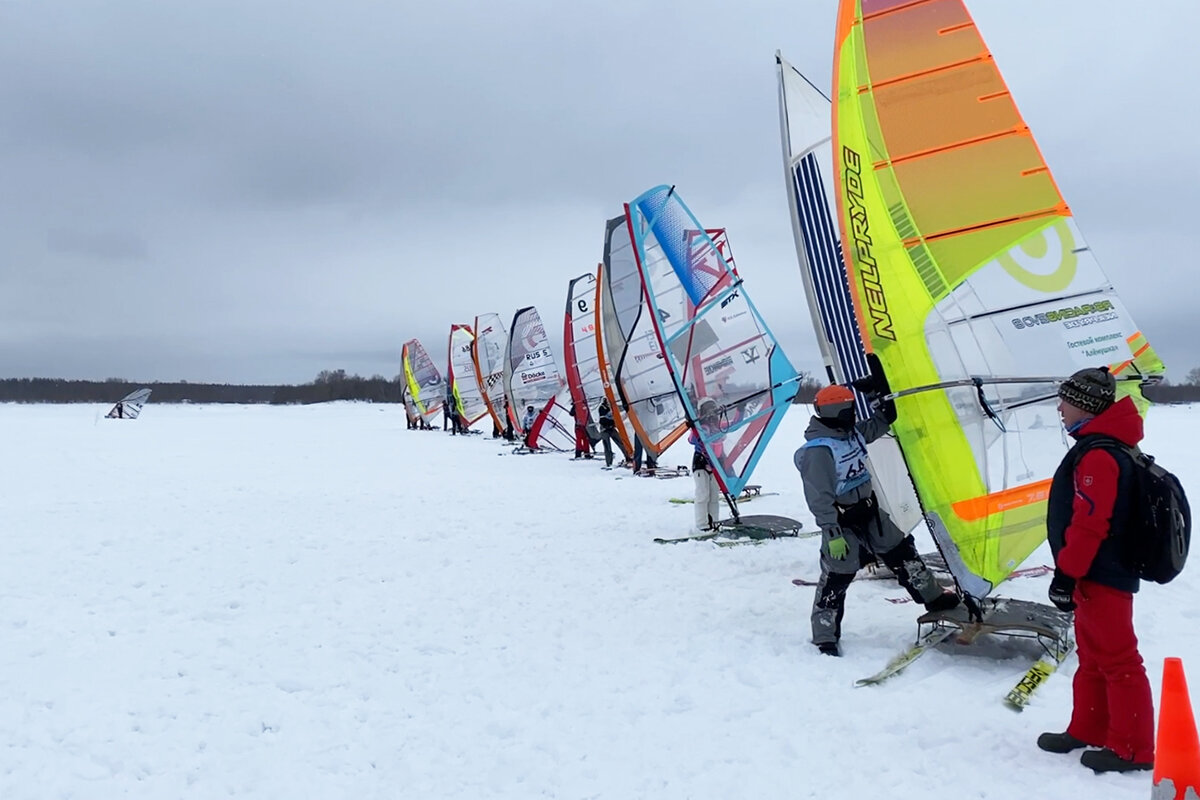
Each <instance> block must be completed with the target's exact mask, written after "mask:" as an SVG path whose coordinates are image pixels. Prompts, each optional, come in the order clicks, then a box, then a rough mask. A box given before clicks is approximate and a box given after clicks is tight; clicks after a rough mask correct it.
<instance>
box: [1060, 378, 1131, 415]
mask: <svg viewBox="0 0 1200 800" xmlns="http://www.w3.org/2000/svg"><path fill="white" fill-rule="evenodd" d="M1058 396H1059V397H1061V398H1062V399H1063V400H1066V401H1067V402H1068V403H1070V404H1071V405H1073V406H1075V407H1076V408H1078V409H1082V410H1083V411H1088V412H1091V413H1092V414H1099V413H1101V412H1103V411H1105V410H1107V409H1108V407H1109V406H1111V405H1112V404H1113V403H1115V402H1116V401H1117V380H1116V378H1114V377H1113V376H1112V375H1111V374H1109V371H1108V367H1100V368H1099V369H1096V368H1095V367H1089V368H1087V369H1081V370H1079V371H1078V372H1076V373H1075V374H1074V375H1072V376H1071V377H1069V378H1067V379H1066V380H1065V381H1063V382H1062V385H1061V386H1059V387H1058Z"/></svg>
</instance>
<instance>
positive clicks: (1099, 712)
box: [1067, 580, 1154, 763]
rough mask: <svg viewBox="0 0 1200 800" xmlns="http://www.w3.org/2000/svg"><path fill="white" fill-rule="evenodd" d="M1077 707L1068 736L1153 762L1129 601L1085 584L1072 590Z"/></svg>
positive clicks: (1149, 702) (1150, 705)
mask: <svg viewBox="0 0 1200 800" xmlns="http://www.w3.org/2000/svg"><path fill="white" fill-rule="evenodd" d="M1075 603H1076V605H1077V608H1076V609H1075V643H1076V646H1077V647H1078V649H1079V669H1078V670H1076V672H1075V683H1074V695H1075V707H1074V709H1073V711H1072V713H1071V724H1070V725H1069V726H1068V727H1067V733H1069V734H1071V735H1072V736H1074V737H1075V738H1076V739H1080V740H1082V741H1084V742H1087V743H1088V744H1090V745H1094V746H1096V747H1107V748H1108V749H1109V750H1112V751H1113V752H1114V753H1116V754H1117V755H1118V756H1120V757H1121V758H1127V759H1132V760H1133V761H1136V762H1139V763H1151V762H1153V761H1154V701H1153V699H1152V698H1151V695H1150V681H1149V680H1147V678H1146V668H1145V667H1144V666H1142V656H1141V654H1140V653H1138V646H1137V645H1138V643H1137V636H1136V635H1134V632H1133V595H1132V594H1131V593H1130V592H1122V591H1120V590H1119V589H1113V588H1110V587H1108V586H1104V585H1102V584H1099V583H1093V582H1092V581H1089V580H1081V581H1079V584H1078V585H1077V586H1076V588H1075Z"/></svg>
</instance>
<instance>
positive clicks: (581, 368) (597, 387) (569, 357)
mask: <svg viewBox="0 0 1200 800" xmlns="http://www.w3.org/2000/svg"><path fill="white" fill-rule="evenodd" d="M599 288H600V284H599V283H598V282H597V281H596V276H595V275H593V274H592V273H590V272H585V273H584V274H583V275H580V276H579V277H578V278H575V279H574V280H572V281H571V282H570V284H568V285H567V312H566V317H565V319H564V321H563V362H564V365H563V366H564V371H565V372H566V378H567V388H568V389H570V392H571V402H572V403H573V404H574V407H575V422H576V424H577V425H587V424H588V423H589V422H590V423H594V422H595V420H596V415H595V414H594V413H592V412H593V410H594V409H595V408H596V407H597V406H599V405H600V401H601V400H602V399H604V378H603V375H602V374H601V370H602V369H603V366H604V365H603V364H602V363H601V362H600V358H599V356H598V355H597V353H598V351H597V348H596V339H597V338H598V337H599V329H598V328H597V327H596V305H597V303H598V302H599ZM610 405H611V403H610ZM614 419H615V417H614Z"/></svg>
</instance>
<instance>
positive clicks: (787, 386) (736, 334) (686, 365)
mask: <svg viewBox="0 0 1200 800" xmlns="http://www.w3.org/2000/svg"><path fill="white" fill-rule="evenodd" d="M626 216H627V217H628V220H629V226H630V230H631V232H632V234H633V243H634V253H635V257H636V260H637V265H638V270H639V272H640V273H641V276H642V280H643V283H644V285H645V287H646V297H647V302H648V305H649V307H650V311H651V314H650V318H651V319H652V320H653V321H654V329H655V333H656V335H657V338H658V340H659V344H660V346H661V351H662V353H663V355H664V356H665V361H666V363H667V365H668V371H669V373H670V376H671V378H672V380H673V381H674V382H675V385H676V387H677V389H678V397H679V398H680V400H681V402H682V403H683V405H684V407H685V409H686V413H687V417H688V418H689V419H691V420H693V421H694V422H695V430H696V433H697V434H698V435H699V437H700V440H701V442H702V443H703V446H704V448H705V450H706V452H707V455H708V458H709V462H710V463H711V464H712V465H713V467H714V475H715V477H716V478H717V481H718V483H719V484H720V486H721V489H722V491H724V492H725V494H726V499H727V500H728V501H729V504H730V507H731V508H732V509H733V511H734V513H735V515H736V513H737V507H736V503H735V502H734V500H733V497H735V496H736V495H739V494H741V492H742V490H743V489H744V488H745V486H746V484H747V483H748V482H749V479H750V476H751V473H752V472H753V470H754V467H755V465H756V464H757V463H758V460H759V458H760V457H761V456H762V453H763V450H764V449H765V448H766V445H767V442H768V441H769V440H770V438H771V435H772V434H773V433H774V432H775V429H776V428H777V427H778V426H779V422H780V420H782V418H783V415H784V413H786V412H787V410H788V408H789V407H790V406H791V401H792V398H793V397H794V396H795V395H796V392H797V390H798V389H799V374H798V373H797V372H796V370H795V369H794V368H793V367H792V365H791V363H790V362H789V361H788V359H787V356H786V355H784V352H783V350H782V349H781V348H780V347H779V345H778V343H777V342H776V341H775V338H774V336H773V335H772V334H771V332H770V330H769V329H768V328H767V325H766V322H765V321H764V320H763V319H762V317H761V316H760V315H759V313H758V310H757V309H756V308H755V307H754V304H753V303H752V302H751V300H750V297H749V295H748V294H747V292H746V287H745V285H744V283H743V281H742V278H741V277H740V276H739V275H738V273H737V272H735V271H734V269H733V268H732V267H731V266H730V263H729V260H728V259H727V258H726V256H725V254H723V253H722V251H721V248H719V247H718V246H717V244H716V243H715V242H714V240H713V238H712V237H711V236H710V235H709V233H708V231H706V230H705V228H704V226H702V225H701V224H700V223H699V221H698V220H697V219H696V217H695V216H694V215H693V214H692V212H691V211H689V210H688V208H687V206H686V205H684V203H683V201H682V200H681V199H680V198H679V195H678V193H677V192H676V191H675V189H674V187H668V186H658V187H656V188H654V189H651V190H649V191H648V192H645V193H643V194H642V195H640V196H639V197H638V198H637V199H635V200H634V201H633V202H632V203H630V204H628V205H627V206H626ZM725 250H726V251H728V242H726V243H725Z"/></svg>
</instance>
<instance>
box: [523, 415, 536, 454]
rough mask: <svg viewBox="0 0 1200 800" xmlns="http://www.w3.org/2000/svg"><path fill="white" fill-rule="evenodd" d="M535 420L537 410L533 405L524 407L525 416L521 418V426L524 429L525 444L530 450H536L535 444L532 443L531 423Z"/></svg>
mask: <svg viewBox="0 0 1200 800" xmlns="http://www.w3.org/2000/svg"><path fill="white" fill-rule="evenodd" d="M535 422H537V411H535V410H534V408H533V406H526V407H525V418H524V419H523V420H521V428H523V429H524V431H525V446H526V447H528V448H529V449H530V450H537V445H535V444H534V443H533V424H534V423H535Z"/></svg>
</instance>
